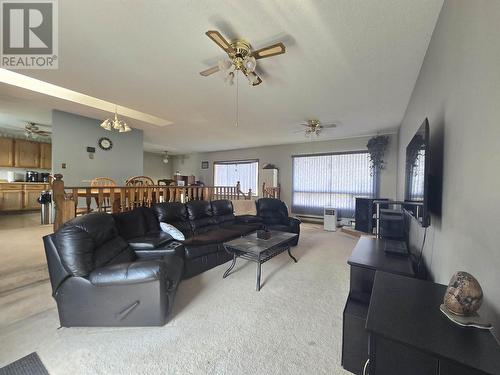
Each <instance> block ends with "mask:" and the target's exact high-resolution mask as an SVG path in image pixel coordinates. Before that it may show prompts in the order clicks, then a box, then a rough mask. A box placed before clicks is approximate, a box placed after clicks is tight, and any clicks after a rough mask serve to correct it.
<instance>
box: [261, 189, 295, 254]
mask: <svg viewBox="0 0 500 375" xmlns="http://www.w3.org/2000/svg"><path fill="white" fill-rule="evenodd" d="M255 206H256V208H257V216H258V217H260V218H262V222H263V224H264V226H265V227H266V229H270V230H279V231H282V232H290V233H297V234H300V220H299V219H297V218H294V217H290V216H288V208H287V206H286V204H285V202H283V201H281V200H279V199H274V198H260V199H258V200H257V201H256V202H255ZM298 242H299V237H298V236H297V239H296V240H294V241H293V242H292V243H291V245H292V246H296V245H297V243H298Z"/></svg>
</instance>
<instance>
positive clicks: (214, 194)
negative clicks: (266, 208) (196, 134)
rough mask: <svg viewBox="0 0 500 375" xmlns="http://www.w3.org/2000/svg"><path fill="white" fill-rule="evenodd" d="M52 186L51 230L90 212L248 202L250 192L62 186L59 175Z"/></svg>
mask: <svg viewBox="0 0 500 375" xmlns="http://www.w3.org/2000/svg"><path fill="white" fill-rule="evenodd" d="M54 178H55V179H54V181H53V183H52V189H53V199H54V203H55V209H56V217H55V221H54V230H57V228H59V226H60V225H62V224H63V223H65V222H66V221H68V220H71V219H72V218H74V217H75V216H76V215H80V214H87V213H90V212H112V213H116V212H125V211H129V210H132V209H134V208H136V207H141V206H146V207H151V206H152V205H153V204H155V203H161V202H182V203H185V202H189V201H192V200H214V199H229V200H239V199H251V198H252V191H251V190H249V191H248V193H243V192H242V191H241V186H240V183H239V182H238V183H237V184H236V186H165V185H153V186H95V187H90V186H75V187H67V186H64V181H63V180H62V178H63V176H62V175H60V174H59V175H57V174H56V175H55V176H54Z"/></svg>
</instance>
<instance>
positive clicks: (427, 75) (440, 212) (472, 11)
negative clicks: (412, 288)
mask: <svg viewBox="0 0 500 375" xmlns="http://www.w3.org/2000/svg"><path fill="white" fill-rule="evenodd" d="M499 20H500V2H499V1H491V0H475V1H470V0H447V1H445V3H444V6H443V8H442V11H441V14H440V16H439V20H438V22H437V24H436V27H435V30H434V34H433V36H432V39H431V42H430V45H429V48H428V51H427V54H426V57H425V59H424V63H423V65H422V68H421V71H420V75H419V77H418V80H417V82H416V85H415V88H414V91H413V94H412V96H411V99H410V102H409V105H408V108H407V111H406V114H405V116H404V120H403V122H402V125H401V129H400V135H399V144H400V146H399V168H398V169H399V170H398V172H399V173H398V196H399V197H400V198H402V197H403V194H404V173H405V171H404V163H405V149H406V146H407V144H408V142H409V141H410V139H411V137H412V136H413V134H414V133H415V132H416V130H417V128H418V127H419V126H420V124H421V123H422V121H423V120H424V118H425V117H428V118H429V122H430V128H431V135H430V137H431V158H432V164H433V165H432V171H433V174H434V176H435V177H434V178H433V180H432V181H431V182H432V183H433V185H431V191H433V193H437V194H439V191H440V190H442V195H441V197H442V203H441V205H440V206H439V205H436V207H434V208H433V210H434V212H435V214H433V215H432V217H431V220H432V223H431V227H429V229H428V233H427V240H426V245H425V248H424V259H425V263H426V265H427V266H428V268H429V269H430V276H431V278H432V279H434V280H435V281H436V282H438V283H442V284H448V282H449V280H450V278H451V276H452V274H453V273H454V272H456V271H459V270H463V271H468V272H470V273H471V274H473V275H474V276H476V278H477V279H478V280H479V282H480V283H481V285H482V287H483V291H484V293H485V304H484V307H483V308H482V309H481V311H480V312H481V314H482V315H484V316H486V317H487V318H489V319H491V320H492V321H493V322H494V323H495V325H496V327H497V328H498V327H500V316H499V312H500V287H499V276H498V273H499V270H500V230H499V223H500V216H499V210H500V172H499V171H500V169H499V166H500V153H499V147H500V43H499V42H498V36H499V35H500V21H499ZM440 180H441V181H440ZM412 224H413V225H412V227H411V233H410V240H411V242H412V246H413V247H414V249H418V248H419V247H420V246H421V244H422V240H423V234H424V232H423V230H422V228H419V227H418V226H417V225H415V223H414V222H413V223H412Z"/></svg>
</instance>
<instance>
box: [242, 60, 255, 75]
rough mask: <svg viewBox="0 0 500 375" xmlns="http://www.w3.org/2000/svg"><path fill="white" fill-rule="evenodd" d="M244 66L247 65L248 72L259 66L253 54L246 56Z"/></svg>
mask: <svg viewBox="0 0 500 375" xmlns="http://www.w3.org/2000/svg"><path fill="white" fill-rule="evenodd" d="M243 66H244V67H245V69H246V71H247V72H253V71H254V70H255V67H256V66H257V61H256V60H255V57H253V56H246V57H245V59H244V60H243Z"/></svg>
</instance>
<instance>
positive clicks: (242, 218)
mask: <svg viewBox="0 0 500 375" xmlns="http://www.w3.org/2000/svg"><path fill="white" fill-rule="evenodd" d="M235 219H236V222H237V223H242V224H253V223H255V224H261V223H262V218H261V217H260V216H256V215H239V216H235Z"/></svg>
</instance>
